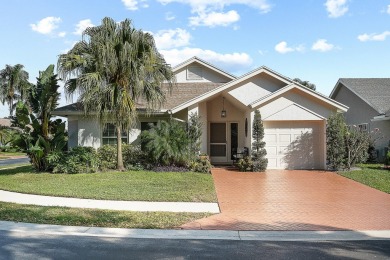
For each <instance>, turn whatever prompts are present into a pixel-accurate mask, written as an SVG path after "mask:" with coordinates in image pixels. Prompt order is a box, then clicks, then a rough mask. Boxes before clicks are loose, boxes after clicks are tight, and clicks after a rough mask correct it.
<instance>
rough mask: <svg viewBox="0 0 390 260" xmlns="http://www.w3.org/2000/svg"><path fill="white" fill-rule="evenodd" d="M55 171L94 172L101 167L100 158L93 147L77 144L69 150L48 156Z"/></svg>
mask: <svg viewBox="0 0 390 260" xmlns="http://www.w3.org/2000/svg"><path fill="white" fill-rule="evenodd" d="M48 160H49V162H50V163H51V164H52V165H54V168H53V173H92V172H96V171H97V170H98V169H99V158H98V156H97V153H96V150H95V149H94V148H93V147H82V146H77V147H74V148H72V149H71V150H70V151H69V152H64V153H52V154H50V156H49V157H48Z"/></svg>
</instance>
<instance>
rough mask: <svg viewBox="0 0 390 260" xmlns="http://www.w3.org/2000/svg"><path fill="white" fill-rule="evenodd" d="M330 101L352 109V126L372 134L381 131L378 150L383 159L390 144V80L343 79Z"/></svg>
mask: <svg viewBox="0 0 390 260" xmlns="http://www.w3.org/2000/svg"><path fill="white" fill-rule="evenodd" d="M330 98H332V99H334V100H336V101H338V102H341V103H343V104H345V105H347V106H348V107H349V110H348V111H347V112H346V113H345V121H346V122H347V124H348V125H356V126H358V127H359V128H360V129H361V130H362V131H368V132H371V131H374V130H375V129H376V128H378V129H379V131H380V135H381V137H382V138H381V139H379V140H378V141H377V142H376V143H375V149H376V150H377V155H378V158H379V159H383V158H384V156H385V151H386V150H387V147H388V145H389V142H390V78H340V79H339V80H338V81H337V83H336V85H335V87H334V88H333V91H332V93H331V94H330Z"/></svg>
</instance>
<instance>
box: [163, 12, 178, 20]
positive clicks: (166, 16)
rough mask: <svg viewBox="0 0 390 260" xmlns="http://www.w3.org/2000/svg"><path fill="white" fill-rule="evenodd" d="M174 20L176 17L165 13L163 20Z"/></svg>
mask: <svg viewBox="0 0 390 260" xmlns="http://www.w3.org/2000/svg"><path fill="white" fill-rule="evenodd" d="M175 18H176V17H175V16H174V15H173V14H172V13H171V12H167V13H165V20H167V21H172V20H175Z"/></svg>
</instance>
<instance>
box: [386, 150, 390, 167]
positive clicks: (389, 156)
mask: <svg viewBox="0 0 390 260" xmlns="http://www.w3.org/2000/svg"><path fill="white" fill-rule="evenodd" d="M385 164H386V165H390V151H388V152H387V155H386V158H385Z"/></svg>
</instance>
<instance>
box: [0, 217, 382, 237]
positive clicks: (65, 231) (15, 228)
mask: <svg viewBox="0 0 390 260" xmlns="http://www.w3.org/2000/svg"><path fill="white" fill-rule="evenodd" d="M0 231H2V232H5V231H6V232H10V233H11V234H12V235H22V236H24V237H27V236H34V237H36V236H37V235H40V234H41V235H42V234H46V235H58V236H86V237H88V236H89V237H111V238H152V239H194V240H195V239H198V240H205V239H213V240H245V241H347V240H350V241H351V240H354V241H359V240H360V241H361V240H390V230H368V231H367V230H356V231H225V230H172V229H169V230H156V229H125V228H98V227H76V226H59V225H43V224H31V223H17V222H10V221H0Z"/></svg>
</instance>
